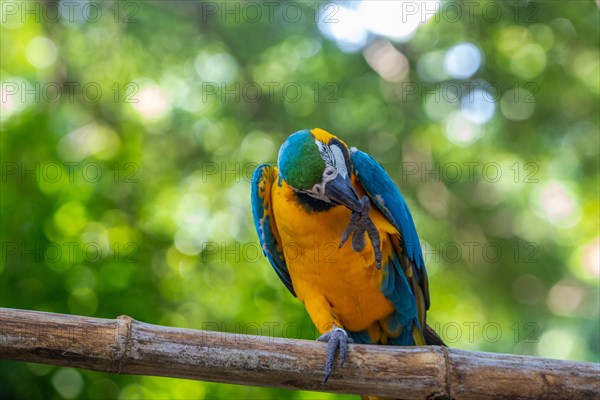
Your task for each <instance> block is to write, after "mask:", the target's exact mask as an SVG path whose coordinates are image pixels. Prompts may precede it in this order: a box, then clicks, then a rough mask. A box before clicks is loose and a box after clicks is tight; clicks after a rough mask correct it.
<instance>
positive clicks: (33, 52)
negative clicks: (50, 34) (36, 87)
mask: <svg viewBox="0 0 600 400" xmlns="http://www.w3.org/2000/svg"><path fill="white" fill-rule="evenodd" d="M56 55H57V50H56V45H55V44H54V42H53V41H52V40H50V39H48V38H46V37H44V36H39V37H36V38H33V39H31V40H30V41H29V43H28V44H27V49H26V50H25V56H26V57H27V61H29V63H30V64H31V65H33V66H34V67H36V68H47V67H49V66H51V65H52V64H54V62H55V61H56Z"/></svg>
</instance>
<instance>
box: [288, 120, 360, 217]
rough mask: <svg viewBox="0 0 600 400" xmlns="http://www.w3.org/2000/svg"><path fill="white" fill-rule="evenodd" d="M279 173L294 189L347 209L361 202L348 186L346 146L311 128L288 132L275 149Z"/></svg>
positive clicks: (350, 184)
mask: <svg viewBox="0 0 600 400" xmlns="http://www.w3.org/2000/svg"><path fill="white" fill-rule="evenodd" d="M277 164H278V166H279V173H280V174H281V176H282V177H283V179H284V180H285V182H286V183H287V184H288V185H289V186H290V187H292V188H293V189H294V190H295V191H296V192H299V193H304V194H307V195H309V196H311V197H313V198H315V199H318V200H321V201H324V202H326V203H331V204H335V205H343V206H345V207H347V208H349V209H350V210H354V211H360V210H361V203H360V199H359V197H358V194H357V193H356V190H355V189H354V187H353V186H352V181H351V177H352V162H351V161H350V153H349V151H348V146H346V144H345V143H344V142H342V141H341V140H340V139H338V138H337V137H335V136H334V135H332V134H330V133H329V132H326V131H324V130H323V129H319V128H315V129H312V130H309V129H305V130H302V131H298V132H296V133H293V134H291V135H290V136H289V137H288V138H287V140H286V141H285V142H284V143H283V145H281V148H280V149H279V157H278V159H277Z"/></svg>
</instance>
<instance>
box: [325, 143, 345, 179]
mask: <svg viewBox="0 0 600 400" xmlns="http://www.w3.org/2000/svg"><path fill="white" fill-rule="evenodd" d="M329 148H330V149H331V152H332V153H333V157H334V159H335V164H334V167H335V169H337V171H338V173H339V174H340V175H341V176H342V177H343V178H347V177H348V169H347V168H346V160H345V159H344V153H342V149H340V148H339V146H337V145H335V144H332V145H331V146H329Z"/></svg>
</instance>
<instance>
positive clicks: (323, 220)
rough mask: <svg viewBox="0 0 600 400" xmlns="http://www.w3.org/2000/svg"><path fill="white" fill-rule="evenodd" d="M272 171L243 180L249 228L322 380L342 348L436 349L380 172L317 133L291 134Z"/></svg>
mask: <svg viewBox="0 0 600 400" xmlns="http://www.w3.org/2000/svg"><path fill="white" fill-rule="evenodd" d="M277 164H278V166H277V167H275V166H270V165H267V164H263V165H261V166H259V167H258V168H257V169H256V171H255V172H254V175H253V177H252V211H253V216H254V223H255V225H256V230H257V232H258V237H259V239H260V243H261V245H262V248H263V250H264V253H265V255H266V257H267V258H268V259H269V261H270V262H271V264H272V265H273V268H274V269H275V272H276V273H277V275H278V276H279V278H280V279H281V281H282V282H283V284H284V285H285V286H286V287H287V288H288V289H289V291H290V292H291V293H292V294H293V295H294V296H297V297H298V298H299V299H300V300H301V301H302V302H303V303H304V305H305V306H306V310H307V311H308V314H309V315H310V317H311V319H312V321H313V322H314V324H315V325H316V327H317V329H318V330H319V332H320V333H322V336H321V337H320V338H319V340H322V341H327V342H328V346H327V358H326V365H325V379H324V382H326V381H327V379H328V378H329V376H330V374H331V372H332V370H333V364H334V358H335V353H336V352H337V351H338V350H339V352H340V356H341V360H342V365H343V363H344V360H345V358H346V351H347V343H371V344H389V345H402V346H410V345H425V344H438V345H442V344H443V343H442V341H441V340H440V338H439V337H438V336H437V335H436V334H435V332H434V331H433V330H431V329H430V328H429V327H428V326H427V325H426V311H427V309H428V308H429V289H428V282H427V273H426V271H425V263H424V260H423V255H422V253H421V247H420V243H419V237H418V235H417V231H416V229H415V225H414V223H413V219H412V216H411V214H410V211H409V209H408V206H407V205H406V202H405V201H404V198H403V197H402V195H401V194H400V191H399V190H398V188H397V187H396V185H394V183H393V182H392V180H391V178H390V177H389V176H388V174H387V173H386V172H385V170H384V169H383V167H382V166H381V165H379V163H377V161H375V160H374V159H373V158H371V157H370V156H369V155H368V154H366V153H363V152H362V151H359V150H357V149H355V148H351V149H348V147H347V146H346V144H345V143H344V142H343V141H342V140H340V139H339V138H337V137H336V136H334V135H332V134H330V133H328V132H326V131H324V130H322V129H319V128H315V129H312V130H308V129H307V130H302V131H298V132H296V133H294V134H292V135H290V136H289V137H288V139H287V140H286V141H285V143H283V145H282V146H281V149H280V150H279V157H278V161H277ZM371 204H372V205H373V206H374V207H372V206H371ZM350 236H352V241H351V242H352V245H351V246H344V243H345V242H346V240H347V239H348V238H349V237H350ZM367 238H368V239H369V242H367V241H366V239H367ZM367 243H370V246H369V245H367Z"/></svg>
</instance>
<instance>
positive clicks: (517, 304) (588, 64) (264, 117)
mask: <svg viewBox="0 0 600 400" xmlns="http://www.w3.org/2000/svg"><path fill="white" fill-rule="evenodd" d="M74 3H75V6H74V8H73V11H74V14H73V18H70V17H69V14H68V13H63V18H62V20H61V21H57V22H53V21H52V20H53V19H54V18H53V16H54V15H55V14H53V13H52V11H53V9H51V8H48V7H53V6H54V5H55V3H52V2H41V3H36V2H10V1H4V2H3V3H2V27H1V31H0V32H1V46H2V49H1V55H2V60H1V64H0V79H1V81H2V92H1V94H2V102H1V103H0V107H1V108H0V111H1V127H2V128H1V129H2V136H1V143H2V150H1V156H2V193H1V208H0V210H1V212H2V224H1V235H2V239H1V240H2V263H1V267H0V268H1V269H0V272H1V275H0V278H1V296H0V304H1V306H2V307H13V308H23V309H31V310H40V311H50V312H57V313H68V314H79V315H87V316H95V317H103V318H115V317H116V316H118V315H121V314H127V315H130V316H132V317H133V318H135V319H138V320H141V321H145V322H150V323H155V324H163V325H169V326H176V327H184V328H194V329H211V330H222V331H229V332H235V333H242V334H245V333H249V334H263V335H268V334H274V335H275V336H283V337H298V338H305V339H314V338H315V337H316V332H315V330H314V328H313V327H312V323H311V321H310V319H309V318H308V316H307V315H306V313H305V311H304V308H303V306H302V305H301V304H300V303H299V302H298V301H297V300H296V299H294V298H293V297H292V296H291V295H290V294H289V293H288V292H287V290H286V289H285V288H284V286H283V285H282V284H281V283H280V282H279V280H278V279H277V277H276V275H275V273H274V272H273V271H272V269H271V267H270V266H269V264H268V262H267V261H266V260H265V259H264V258H263V257H262V256H261V255H260V254H259V253H260V248H259V245H258V244H257V238H256V235H255V232H254V228H253V224H252V222H251V219H252V217H251V213H250V204H249V191H250V176H251V173H252V170H253V168H254V167H255V166H256V165H258V164H259V163H262V162H273V161H274V160H276V157H277V151H278V148H279V146H280V144H281V143H282V142H283V141H284V140H285V138H286V136H287V135H289V134H290V133H292V132H294V131H296V130H299V129H303V128H311V127H317V126H318V127H322V128H325V129H327V130H329V131H331V132H332V133H334V134H337V135H339V136H340V137H341V138H342V139H343V140H345V141H346V143H348V144H350V145H352V146H356V147H358V148H360V149H362V150H365V151H367V152H369V153H370V154H372V155H373V156H374V157H375V158H376V159H378V160H379V161H380V162H381V163H382V164H383V165H384V166H385V167H386V169H387V170H388V172H389V173H390V175H391V176H392V177H393V178H394V180H395V181H396V182H397V183H398V185H399V187H400V188H401V190H402V192H403V194H404V196H405V197H406V199H407V202H408V204H409V206H410V208H411V210H412V213H413V216H414V219H415V222H416V225H417V228H418V230H419V234H420V237H421V239H422V240H423V248H424V250H425V254H426V256H425V257H426V263H427V269H428V272H429V278H430V288H431V297H432V306H431V310H430V313H429V322H430V324H431V325H432V326H433V327H434V328H436V329H437V330H438V332H440V334H441V336H442V337H443V338H444V339H445V340H446V341H447V342H448V344H449V345H450V346H452V347H456V348H461V349H467V350H482V351H491V352H505V353H513V354H525V355H534V356H543V357H553V358H560V359H572V360H582V361H593V362H598V361H599V352H600V346H599V340H600V336H599V318H598V315H599V312H600V310H599V295H598V294H599V292H598V279H599V270H598V262H599V260H598V258H599V257H600V256H599V254H600V253H599V247H600V238H599V205H598V196H599V192H598V191H599V187H598V179H599V176H598V171H599V170H598V167H599V164H598V161H599V140H598V138H599V135H598V105H599V104H598V95H599V92H600V83H599V76H600V71H599V52H598V33H599V32H598V5H597V3H595V2H593V1H569V2H567V1H545V2H538V3H524V2H499V3H495V2H486V1H481V2H474V3H476V6H477V8H476V9H475V10H476V11H474V12H473V13H471V14H468V13H467V12H466V11H465V8H461V7H460V5H458V6H457V7H458V9H461V10H462V11H463V13H462V14H460V15H458V14H453V10H455V9H457V7H454V9H453V8H452V7H451V5H452V4H454V5H455V6H456V3H449V2H444V3H442V4H443V5H444V6H445V7H446V8H445V9H444V10H445V11H444V13H442V14H438V16H436V17H434V18H432V19H431V20H429V21H428V22H427V23H425V24H423V25H422V26H421V27H420V28H419V29H418V31H417V32H416V34H415V35H414V37H412V39H410V40H408V41H406V42H392V41H390V40H389V39H387V38H386V37H384V36H377V35H371V36H370V37H369V43H368V44H367V45H366V46H365V48H364V49H362V50H356V51H352V52H345V51H342V50H341V49H340V46H338V43H336V41H335V40H332V39H331V38H328V37H325V36H324V35H323V33H322V32H321V31H320V29H319V27H318V26H317V24H315V11H314V10H315V9H318V7H315V4H316V3H314V2H311V3H302V2H300V3H294V4H295V5H296V6H297V7H296V8H298V7H299V8H298V9H300V10H301V11H302V12H303V17H302V18H299V19H298V21H292V20H291V19H290V18H286V17H285V15H283V13H282V12H281V9H282V8H283V4H280V5H279V6H274V13H273V18H272V20H270V19H271V18H269V17H268V16H267V14H263V16H262V17H261V18H258V20H257V21H253V20H252V21H251V20H250V19H254V14H248V13H247V14H244V12H243V11H242V8H241V7H244V5H245V3H235V2H227V3H215V2H212V3H210V4H209V5H208V6H207V3H203V2H199V1H182V2H179V1H170V2H169V1H143V2H141V1H140V2H133V1H128V2H117V3H112V2H101V3H94V4H95V5H97V6H98V7H100V9H101V11H102V15H97V14H96V15H94V16H90V17H89V18H88V20H85V19H84V18H81V17H80V16H81V15H82V10H83V7H84V6H85V5H86V4H89V3H85V2H74ZM11 4H12V5H13V6H16V7H17V9H16V10H17V11H16V12H15V11H14V10H15V9H14V8H11V6H10V5H11ZM236 4H238V5H239V7H240V8H239V11H237V10H238V9H236V7H237V6H236ZM255 4H259V6H260V5H261V4H262V3H255ZM320 4H321V5H323V4H324V3H320ZM489 4H492V5H493V6H494V7H498V8H499V9H501V10H502V11H503V12H502V15H501V16H499V17H497V18H496V17H494V18H493V20H492V18H490V15H492V14H490V15H487V16H486V15H484V14H483V13H482V12H481V10H482V9H483V8H484V7H486V6H488V5H489ZM334 5H336V4H335V3H334ZM336 6H337V7H340V6H341V3H339V4H337V5H336ZM207 7H213V8H210V10H215V9H216V10H217V12H216V14H214V13H212V12H208V11H209V8H207ZM227 7H229V8H227ZM26 10H29V13H27V12H25V11H26ZM31 10H33V11H31ZM225 10H233V12H230V13H226V12H224V11H225ZM263 10H264V8H263ZM477 10H478V11H477ZM490 10H491V9H490ZM292 11H294V10H291V11H290V14H289V15H292ZM248 12H249V11H248ZM491 12H492V11H490V13H491ZM468 15H472V17H473V18H467V16H468ZM36 16H37V17H36ZM321 17H323V15H321ZM317 19H319V17H317ZM321 19H322V18H321ZM464 42H469V43H473V44H475V45H476V46H478V48H479V49H480V51H481V54H482V56H483V60H482V65H481V67H480V68H479V69H478V70H477V72H476V73H475V74H474V75H473V76H471V77H470V78H468V79H463V80H461V79H454V78H451V77H450V76H448V74H447V73H445V72H444V68H443V65H444V64H443V60H444V57H445V54H446V52H447V51H448V49H450V48H451V47H452V46H455V45H457V44H459V43H464ZM342 47H343V46H342ZM382 49H383V50H382ZM386 57H388V58H389V57H391V60H392V61H389V59H388V61H386ZM398 66H400V67H398ZM386 68H387V69H386ZM390 68H391V70H390ZM394 68H396V69H394ZM390 71H391V72H390ZM267 82H272V84H271V85H272V86H271V87H273V92H272V93H273V96H272V98H270V96H269V93H268V90H267V87H266V86H265V83H267ZM484 82H488V83H490V84H493V85H494V86H493V87H495V88H497V89H498V90H497V91H496V92H495V93H493V95H494V99H495V101H494V102H492V103H493V104H494V106H495V108H494V114H493V116H492V118H491V119H490V120H489V121H487V122H486V123H484V124H481V125H478V124H474V123H473V122H469V121H468V120H465V118H464V115H463V114H459V112H460V102H457V101H449V99H450V97H449V95H447V94H448V93H451V94H452V93H454V92H453V90H455V89H456V88H460V90H462V91H464V93H463V94H464V95H467V94H468V91H469V89H468V88H469V87H471V88H473V87H474V86H473V85H474V84H476V83H479V84H483V83H484ZM255 83H258V84H259V85H261V87H262V90H263V91H262V95H261V96H259V98H257V93H256V91H255V90H256V84H255ZM277 85H278V86H277ZM286 85H287V86H286ZM469 85H471V86H469ZM284 87H286V88H289V92H285V93H284V92H283V88H284ZM480 87H481V86H480ZM98 88H99V89H100V90H101V93H100V92H98ZM297 88H300V89H301V94H300V95H297V94H295V92H294V91H295V90H297ZM223 89H224V90H225V91H224V90H223ZM57 90H58V94H57ZM454 94H455V93H454ZM296 97H298V98H297V99H296ZM136 100H137V102H135V101H136ZM450 100H451V99H450ZM461 115H463V117H461ZM456 171H460V172H461V176H460V177H458V176H457V175H456ZM470 171H471V173H469V172H470ZM497 172H499V173H500V175H498V176H497ZM269 327H272V328H269ZM0 368H1V375H0V396H1V397H2V398H5V399H8V398H21V399H42V398H44V399H45V398H50V399H62V398H67V399H92V398H96V399H104V398H118V399H135V398H178V399H203V398H210V399H213V398H222V399H229V398H239V399H246V398H260V399H279V398H293V399H330V398H340V399H341V398H355V397H353V396H338V395H329V394H323V393H313V392H294V391H283V390H276V389H267V388H255V387H244V386H236V385H224V384H214V383H205V382H195V381H186V380H178V379H167V378H156V377H137V376H116V375H110V374H103V373H96V372H89V371H83V370H75V369H70V368H59V367H54V366H45V365H38V364H26V363H16V362H5V361H3V362H1V363H0Z"/></svg>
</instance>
